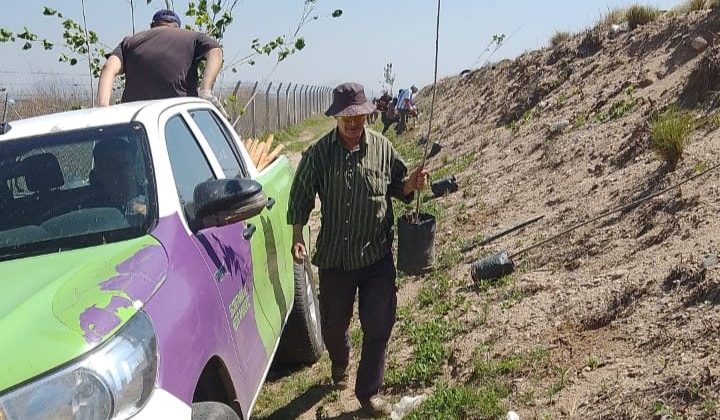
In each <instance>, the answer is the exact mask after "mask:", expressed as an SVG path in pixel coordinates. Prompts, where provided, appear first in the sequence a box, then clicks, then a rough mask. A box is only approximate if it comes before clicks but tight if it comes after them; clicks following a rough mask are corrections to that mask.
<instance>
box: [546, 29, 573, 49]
mask: <svg viewBox="0 0 720 420" xmlns="http://www.w3.org/2000/svg"><path fill="white" fill-rule="evenodd" d="M571 37H572V35H571V34H570V32H566V31H557V32H555V34H554V35H553V36H552V37H551V38H550V45H551V46H552V47H557V46H558V45H560V44H562V43H564V42H565V41H568V40H569V39H570V38H571Z"/></svg>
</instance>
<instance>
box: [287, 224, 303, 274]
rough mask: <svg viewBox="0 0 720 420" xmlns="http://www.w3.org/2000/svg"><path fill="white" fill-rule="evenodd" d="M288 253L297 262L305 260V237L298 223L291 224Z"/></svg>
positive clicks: (300, 262)
mask: <svg viewBox="0 0 720 420" xmlns="http://www.w3.org/2000/svg"><path fill="white" fill-rule="evenodd" d="M290 253H291V254H292V257H293V259H294V260H295V262H296V263H298V264H302V263H303V262H304V261H305V257H307V249H306V248H305V238H303V227H302V226H300V225H293V240H292V248H290Z"/></svg>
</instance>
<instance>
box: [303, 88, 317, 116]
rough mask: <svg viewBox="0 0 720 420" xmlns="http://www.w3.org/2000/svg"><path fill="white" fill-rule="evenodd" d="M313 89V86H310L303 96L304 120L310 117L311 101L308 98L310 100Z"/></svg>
mask: <svg viewBox="0 0 720 420" xmlns="http://www.w3.org/2000/svg"><path fill="white" fill-rule="evenodd" d="M314 89H315V86H310V87H309V88H308V93H307V95H305V103H306V106H305V119H308V118H309V117H310V116H311V115H312V101H311V100H310V98H312V95H313V90H314Z"/></svg>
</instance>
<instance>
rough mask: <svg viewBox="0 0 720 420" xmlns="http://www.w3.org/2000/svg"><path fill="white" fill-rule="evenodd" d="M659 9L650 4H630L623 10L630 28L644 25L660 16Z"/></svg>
mask: <svg viewBox="0 0 720 420" xmlns="http://www.w3.org/2000/svg"><path fill="white" fill-rule="evenodd" d="M660 14H661V12H660V10H659V9H658V8H656V7H652V6H642V5H639V4H635V5H632V6H630V7H628V8H627V10H626V11H625V21H626V22H627V23H628V27H629V28H630V29H635V28H637V27H638V26H642V25H646V24H648V23H650V22H653V21H654V20H656V19H657V18H658V17H660Z"/></svg>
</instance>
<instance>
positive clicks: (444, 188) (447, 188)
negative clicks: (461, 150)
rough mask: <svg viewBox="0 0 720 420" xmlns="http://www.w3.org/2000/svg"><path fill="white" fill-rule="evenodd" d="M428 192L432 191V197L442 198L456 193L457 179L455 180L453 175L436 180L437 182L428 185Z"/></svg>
mask: <svg viewBox="0 0 720 420" xmlns="http://www.w3.org/2000/svg"><path fill="white" fill-rule="evenodd" d="M430 190H432V193H433V196H434V197H442V196H443V195H445V194H451V193H454V192H457V190H458V183H457V179H456V178H455V175H453V176H449V177H447V178H443V179H438V180H437V181H435V182H433V183H432V184H430Z"/></svg>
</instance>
